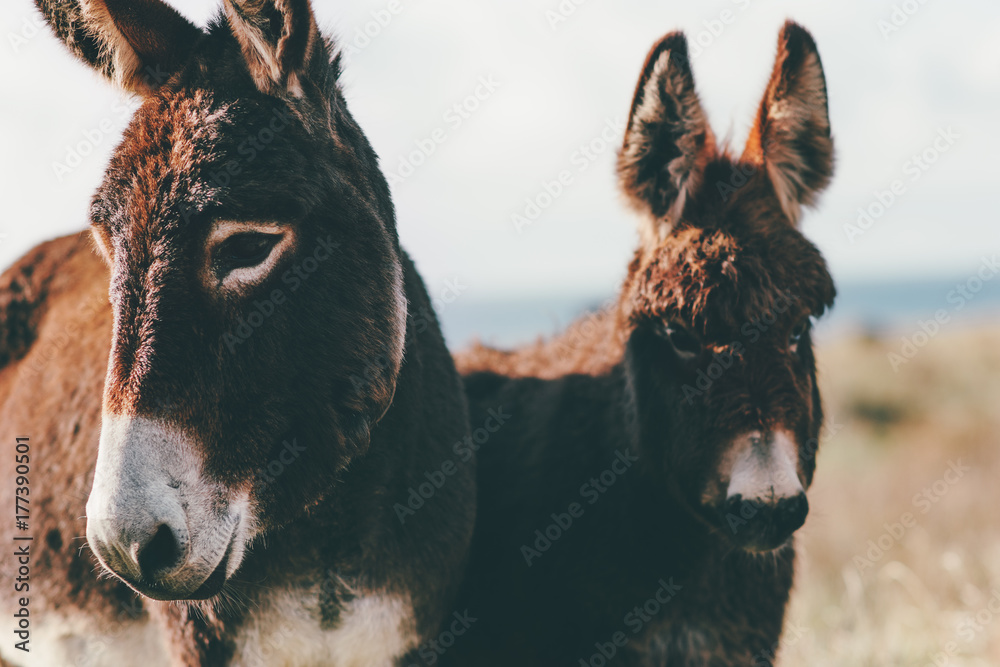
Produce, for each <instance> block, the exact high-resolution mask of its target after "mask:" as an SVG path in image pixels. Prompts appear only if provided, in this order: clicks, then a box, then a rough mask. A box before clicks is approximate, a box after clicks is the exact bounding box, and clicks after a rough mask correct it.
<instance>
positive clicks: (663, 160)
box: [618, 32, 715, 239]
mask: <svg viewBox="0 0 1000 667" xmlns="http://www.w3.org/2000/svg"><path fill="white" fill-rule="evenodd" d="M714 154H715V138H714V136H713V134H712V129H711V128H710V127H709V125H708V120H707V118H706V117H705V112H704V111H703V110H702V108H701V102H699V100H698V94H697V93H696V92H695V88H694V77H693V75H692V73H691V65H690V62H689V60H688V51H687V39H685V37H684V35H683V33H680V32H672V33H669V34H667V35H666V36H664V37H663V38H662V39H661V40H660V41H659V42H657V44H656V45H655V46H653V48H652V50H650V52H649V55H648V56H646V63H645V64H644V65H643V68H642V74H641V75H640V76H639V82H638V84H636V88H635V95H634V97H633V99H632V109H631V111H630V113H629V120H628V125H627V127H626V129H625V142H624V144H623V146H622V149H621V151H619V153H618V183H619V186H620V187H621V189H622V191H623V192H624V193H625V195H626V196H627V198H628V200H629V202H630V203H631V205H632V206H633V207H634V208H635V209H636V210H637V211H640V212H642V213H646V214H647V215H648V216H650V217H651V221H650V223H649V225H648V226H647V227H644V228H643V229H642V230H641V231H642V233H643V237H644V238H648V235H649V234H653V237H652V238H653V239H655V238H657V237H658V236H660V235H661V234H662V232H663V231H664V230H665V229H666V228H667V227H666V226H667V225H670V224H673V223H675V222H676V221H677V220H678V219H679V218H680V216H681V215H682V214H683V211H684V204H685V202H686V201H687V199H688V198H689V197H690V196H691V195H692V194H693V193H694V191H695V190H696V189H697V188H698V187H699V185H700V184H701V180H702V177H703V172H704V168H705V165H706V163H707V162H708V161H709V160H710V159H711V158H712V156H714Z"/></svg>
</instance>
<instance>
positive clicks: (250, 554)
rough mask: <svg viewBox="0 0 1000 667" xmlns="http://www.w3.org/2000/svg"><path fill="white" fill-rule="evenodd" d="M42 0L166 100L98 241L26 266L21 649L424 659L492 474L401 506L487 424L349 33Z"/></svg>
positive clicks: (3, 419)
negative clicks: (423, 647) (431, 313)
mask: <svg viewBox="0 0 1000 667" xmlns="http://www.w3.org/2000/svg"><path fill="white" fill-rule="evenodd" d="M38 5H39V7H40V9H41V11H42V13H43V14H44V16H45V18H46V19H47V21H48V22H49V24H50V25H51V26H52V27H53V28H54V30H55V32H56V34H57V35H58V37H59V38H60V39H61V40H62V41H63V42H65V43H66V45H67V46H69V48H70V50H71V51H72V52H73V53H75V54H76V55H77V56H79V57H80V58H82V59H83V60H84V61H85V62H87V63H89V64H90V65H92V66H93V67H94V68H95V69H96V70H98V71H99V72H101V73H102V74H104V75H105V76H106V77H107V78H109V79H112V80H114V81H115V82H117V83H118V84H119V85H121V86H123V87H124V88H125V89H126V90H129V91H132V92H135V93H137V94H139V95H140V96H142V98H143V103H142V106H141V108H139V110H138V111H137V113H136V114H135V117H134V118H133V119H132V122H131V124H130V125H129V127H128V128H127V130H126V131H125V134H124V138H123V140H122V143H121V145H120V146H119V147H118V148H117V149H116V150H115V152H114V155H113V157H112V159H111V163H110V166H109V167H108V170H107V174H106V176H105V179H104V182H103V184H102V185H101V187H100V189H99V190H98V191H97V194H96V195H95V197H94V199H93V206H92V208H91V212H90V215H91V233H92V235H93V241H92V240H91V235H90V234H89V233H88V234H81V235H77V236H71V237H66V238H62V239H58V240H56V241H52V242H50V243H46V244H43V245H41V246H39V247H38V248H36V249H34V250H33V251H31V252H30V253H28V255H27V256H25V257H24V258H23V259H22V260H20V261H19V262H18V263H17V264H16V265H15V266H13V267H12V268H11V269H9V270H8V271H7V272H6V273H5V274H4V275H3V277H2V278H0V424H2V425H3V437H4V438H5V439H7V440H9V441H10V445H11V450H10V451H11V452H13V446H14V443H13V440H14V438H15V437H21V438H25V439H26V440H25V441H24V442H25V443H27V444H26V446H25V447H24V449H25V450H29V449H30V453H28V454H27V459H26V461H27V462H26V463H24V464H23V465H24V466H26V467H25V468H22V469H21V470H23V471H25V472H27V473H28V474H26V475H25V476H24V477H26V479H22V478H19V479H20V481H19V482H18V487H20V488H19V489H18V490H17V491H16V493H17V494H18V495H20V496H21V497H22V498H23V500H22V501H18V504H19V506H22V507H23V508H25V514H27V524H28V525H27V526H26V528H25V529H24V530H17V529H15V527H14V525H12V524H13V521H4V522H2V525H3V528H2V529H0V539H2V541H3V543H4V544H5V545H6V546H5V547H4V548H3V550H2V551H3V556H2V558H0V588H2V589H3V590H4V591H5V592H4V594H3V596H0V597H2V599H3V603H2V604H3V609H2V615H3V617H4V618H5V619H7V623H6V624H5V628H7V629H6V630H5V638H4V641H3V642H2V644H0V653H2V654H3V659H4V660H5V661H9V662H10V663H13V664H17V665H70V664H73V665H142V666H143V667H152V666H154V665H165V664H168V663H169V664H173V665H211V666H212V667H216V666H219V665H261V666H265V665H266V666H272V665H317V666H318V665H324V666H325V665H340V666H344V665H350V666H356V667H369V666H371V665H392V664H397V663H398V662H401V661H402V658H403V656H405V655H406V654H408V653H414V654H415V651H416V650H417V649H418V648H419V646H420V644H421V643H422V642H423V641H424V640H425V638H427V637H429V636H430V635H431V633H433V632H436V628H437V627H438V626H439V624H440V623H441V622H442V621H443V618H444V616H445V615H446V614H449V613H450V612H451V611H453V609H454V607H453V606H452V602H453V600H454V594H455V593H456V592H457V586H458V581H459V579H460V577H461V574H462V570H463V566H464V562H465V560H466V557H467V552H468V546H469V543H470V540H471V534H472V525H473V521H474V507H475V498H474V496H475V485H474V472H470V468H469V467H465V469H464V470H460V471H457V472H456V474H455V475H453V476H452V477H451V478H450V479H449V480H448V484H447V485H446V486H444V487H443V488H441V489H439V490H438V491H437V493H436V494H435V496H434V498H433V499H431V500H428V501H427V502H426V503H425V506H424V507H423V508H422V509H421V511H420V512H419V513H418V515H417V516H413V517H410V518H409V520H408V521H406V523H405V525H402V524H401V523H400V521H398V520H397V518H396V515H395V514H394V512H393V510H392V503H393V502H395V501H396V499H398V498H399V497H405V495H406V490H407V489H408V488H411V487H413V486H417V485H419V483H420V482H422V481H424V479H423V477H422V475H423V473H424V471H426V470H429V469H431V467H432V466H436V465H437V464H438V463H439V462H440V461H441V460H442V459H444V458H446V456H447V454H448V452H449V451H450V448H451V446H452V445H453V444H454V443H455V442H458V441H461V440H462V439H463V438H464V437H466V436H467V434H468V417H467V410H466V404H465V398H464V394H463V392H462V387H461V383H460V380H459V376H458V374H457V372H456V371H455V367H454V365H453V362H452V360H451V358H450V356H449V354H448V351H447V349H446V348H445V346H444V343H443V341H442V338H441V335H440V332H439V330H438V327H437V323H436V322H434V321H433V320H430V321H428V320H426V319H422V320H417V319H416V318H415V317H414V316H413V315H412V314H413V313H416V312H423V311H424V309H425V308H426V309H429V300H428V297H427V294H426V293H425V290H424V287H423V285H422V283H421V280H420V278H419V276H418V275H417V273H416V271H415V269H414V267H413V264H412V263H411V262H410V260H409V259H408V258H407V256H406V254H405V253H404V252H403V251H402V250H401V249H400V247H399V244H398V240H397V233H396V225H395V218H394V212H393V206H392V201H391V199H390V195H389V189H388V186H387V184H386V181H385V179H384V178H383V176H382V173H381V172H380V171H379V168H378V164H377V159H376V156H375V153H374V152H373V150H372V148H371V146H370V145H369V143H368V141H367V139H366V138H365V135H364V134H363V133H362V131H361V130H360V128H359V127H358V125H357V124H356V123H355V121H354V119H353V118H352V117H351V115H350V113H349V112H348V110H347V108H346V106H345V103H344V97H343V95H342V93H341V90H340V88H339V85H338V74H339V60H338V59H337V58H336V57H333V45H332V44H331V43H330V42H329V41H327V40H326V39H324V38H323V37H322V36H321V35H320V34H319V33H318V32H317V28H316V22H315V19H314V17H313V14H312V11H311V9H310V6H309V4H308V2H307V1H306V0H283V1H275V2H265V1H259V0H254V1H250V0H246V1H237V0H231V1H227V2H226V3H225V6H224V7H225V12H224V14H223V15H220V16H219V17H218V18H216V19H215V20H214V21H213V22H212V23H211V25H210V26H209V27H208V29H207V30H204V31H203V30H201V29H199V28H198V27H196V26H194V25H192V24H190V23H188V21H186V20H185V19H184V18H182V17H181V16H180V15H179V14H177V13H176V12H175V11H173V10H172V9H171V8H169V7H168V6H167V5H165V4H162V3H161V2H159V1H158V0H143V1H125V0H114V1H112V0H81V1H80V2H55V1H54V0H52V1H49V0H39V1H38ZM28 224H30V223H28ZM94 241H96V243H94ZM109 294H110V299H109ZM102 396H103V400H102ZM98 443H99V446H98ZM5 451H7V450H5ZM13 461H14V456H13V453H12V454H11V455H10V456H7V455H5V456H4V457H3V467H2V468H0V473H2V475H3V477H4V479H5V480H12V479H15V477H14V472H15V470H14V463H13ZM29 468H30V471H29ZM2 488H3V491H2V494H3V495H2V497H3V501H2V502H3V504H4V505H5V506H7V507H10V508H14V507H15V500H14V498H13V496H14V494H15V489H14V488H13V487H12V486H11V485H9V484H8V483H7V482H6V481H5V482H4V484H3V486H2ZM28 494H30V496H29V495H28ZM29 503H30V504H29ZM85 504H86V508H85ZM84 531H86V544H89V546H90V550H92V552H93V553H91V551H90V550H86V549H83V548H82V547H84V546H85V543H84V542H83V541H81V536H82V535H83V533H84ZM12 533H13V534H12ZM15 535H16V536H18V537H32V538H34V539H33V540H23V541H19V542H13V541H12V537H14V536H15ZM15 544H16V545H24V546H25V547H26V548H28V549H29V550H30V556H29V557H26V558H27V562H28V564H29V566H30V568H29V569H30V581H27V580H26V581H25V582H24V583H25V588H23V589H22V588H18V589H17V590H18V591H23V592H21V593H19V594H18V595H16V596H14V597H12V596H11V595H10V594H9V593H10V591H11V590H13V589H14V587H15V584H18V583H19V582H16V581H14V580H13V578H14V577H16V576H18V572H19V571H18V566H19V565H18V559H17V558H16V557H15V556H14V555H13V547H12V546H11V545H15ZM94 556H96V560H95V559H94ZM98 561H99V563H100V565H99V566H98V565H97V562H98ZM102 571H103V572H104V573H105V576H104V578H100V577H101V574H102ZM108 573H110V574H108ZM111 575H113V576H111ZM123 582H124V583H123ZM126 584H127V586H126ZM129 588H131V589H134V590H135V591H138V592H139V593H141V594H142V595H143V596H144V597H142V598H136V596H135V595H134V593H133V592H132V591H131V590H129ZM22 596H23V598H26V599H28V602H27V603H23V605H22V603H21V602H19V598H21V597H22ZM160 601H176V602H160ZM22 606H24V607H25V608H27V609H28V611H27V612H25V614H28V615H30V618H28V619H26V620H25V622H24V623H23V624H22V625H23V628H22V630H21V631H22V632H23V633H24V634H23V635H18V636H15V637H14V639H16V640H17V642H18V643H20V642H23V644H20V645H17V646H15V642H12V641H11V639H12V637H11V635H10V632H9V626H10V620H11V618H12V614H15V613H18V612H19V610H20V609H21V608H22ZM15 618H16V617H15ZM15 622H16V623H17V622H19V621H15ZM22 649H23V650H22Z"/></svg>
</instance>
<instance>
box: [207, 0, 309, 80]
mask: <svg viewBox="0 0 1000 667" xmlns="http://www.w3.org/2000/svg"><path fill="white" fill-rule="evenodd" d="M225 8H226V18H227V19H228V20H229V26H230V28H231V29H232V31H233V34H234V35H235V36H236V39H237V40H238V41H239V43H240V47H241V48H242V49H243V57H244V59H245V60H246V64H247V68H248V69H249V70H250V75H251V76H252V77H253V80H254V82H255V83H256V84H257V88H258V89H260V91H261V92H263V93H267V94H269V95H285V94H290V95H293V96H295V97H300V96H301V95H302V84H301V79H302V77H304V76H305V73H306V70H307V69H308V67H309V63H310V60H311V59H312V56H313V53H314V49H315V46H316V45H317V43H318V42H320V41H321V39H320V35H319V29H318V28H317V27H316V19H315V18H314V17H313V13H312V8H311V7H310V6H309V0H225Z"/></svg>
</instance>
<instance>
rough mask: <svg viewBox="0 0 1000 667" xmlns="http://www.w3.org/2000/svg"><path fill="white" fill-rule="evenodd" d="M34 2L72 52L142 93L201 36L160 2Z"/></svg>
mask: <svg viewBox="0 0 1000 667" xmlns="http://www.w3.org/2000/svg"><path fill="white" fill-rule="evenodd" d="M35 5H36V6H37V7H38V9H40V10H41V12H42V14H43V15H44V16H45V20H46V21H47V22H48V24H49V25H50V26H52V29H53V30H54V31H55V33H56V37H58V38H59V39H61V40H62V41H63V43H65V44H66V46H68V47H69V49H70V51H72V52H73V53H75V54H76V55H77V56H79V57H80V58H81V59H82V60H83V61H84V62H86V63H88V64H90V65H91V66H92V67H93V68H94V69H96V70H97V71H99V72H100V73H101V74H103V75H104V76H106V77H107V78H108V79H110V80H112V81H113V82H115V83H116V84H117V85H119V86H121V87H122V88H125V89H126V90H129V91H131V92H134V93H139V94H143V95H147V94H150V93H152V92H153V91H155V90H156V89H157V88H159V87H160V86H161V85H162V84H163V83H165V82H166V81H167V79H169V78H170V77H171V75H173V74H174V73H175V72H176V71H177V70H178V69H179V68H180V67H181V65H182V64H183V63H184V61H185V60H186V58H187V57H188V55H189V54H190V53H191V50H192V48H193V46H194V43H195V42H196V41H197V40H198V38H199V37H201V36H202V34H203V33H202V31H201V29H199V28H198V26H196V25H194V24H193V23H190V22H189V21H188V20H187V19H185V18H184V17H183V16H181V15H180V14H178V13H177V12H176V11H175V10H174V9H173V8H171V7H170V6H169V5H167V4H165V3H163V2H161V1H160V0H72V1H70V2H67V1H65V0H35Z"/></svg>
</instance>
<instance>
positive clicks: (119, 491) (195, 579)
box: [87, 415, 247, 600]
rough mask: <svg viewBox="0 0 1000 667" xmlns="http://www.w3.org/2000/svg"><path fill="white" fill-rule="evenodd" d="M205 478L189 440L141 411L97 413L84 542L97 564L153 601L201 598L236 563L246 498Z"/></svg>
mask: <svg viewBox="0 0 1000 667" xmlns="http://www.w3.org/2000/svg"><path fill="white" fill-rule="evenodd" d="M234 499H235V497H234V496H233V494H232V493H231V492H230V490H229V489H227V488H225V487H222V486H220V485H218V484H216V483H214V482H211V481H210V480H207V479H206V478H205V476H204V474H203V473H202V472H201V457H200V456H199V455H198V452H197V448H196V447H195V444H194V443H193V442H192V441H191V440H190V439H189V438H188V437H187V436H186V435H185V434H184V433H182V432H180V431H178V430H177V429H173V428H171V427H169V426H167V425H165V424H162V423H160V422H156V421H153V420H149V419H144V418H141V417H127V416H115V415H104V418H103V424H102V428H101V443H100V446H99V448H98V454H97V466H96V470H95V474H94V486H93V489H92V490H91V492H90V498H89V499H88V500H87V541H88V542H89V544H90V547H91V549H92V550H93V551H94V554H96V555H97V558H98V560H100V562H101V564H102V565H103V566H104V567H106V568H107V569H108V570H110V571H111V572H112V573H113V574H115V575H116V576H117V577H118V578H120V579H121V580H122V581H124V582H125V583H126V584H128V585H129V586H131V587H132V588H133V589H135V590H136V591H137V592H139V593H141V594H143V595H146V596H148V597H151V598H154V599H157V600H194V599H205V598H208V597H211V596H213V595H215V594H216V593H218V592H219V590H221V588H222V586H223V584H224V583H225V581H226V578H227V577H228V576H229V575H231V574H232V573H233V572H234V571H235V569H236V568H237V567H238V566H239V563H240V560H241V559H242V554H243V545H244V543H245V540H244V538H243V535H242V527H243V524H244V522H243V517H244V516H245V515H246V509H247V508H246V507H245V502H244V501H243V500H239V501H238V502H236V503H234V502H233V500H234Z"/></svg>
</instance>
